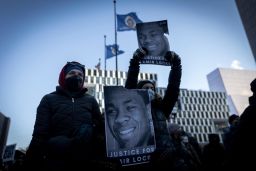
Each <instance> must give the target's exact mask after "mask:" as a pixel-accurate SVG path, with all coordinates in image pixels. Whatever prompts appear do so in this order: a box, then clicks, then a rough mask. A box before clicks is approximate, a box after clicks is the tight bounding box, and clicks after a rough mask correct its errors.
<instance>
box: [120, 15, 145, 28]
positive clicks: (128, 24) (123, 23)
mask: <svg viewBox="0 0 256 171" xmlns="http://www.w3.org/2000/svg"><path fill="white" fill-rule="evenodd" d="M116 18H117V31H129V30H136V23H142V21H141V20H140V19H139V18H138V17H137V14H136V13H135V12H130V13H128V14H124V15H120V14H117V15H116Z"/></svg>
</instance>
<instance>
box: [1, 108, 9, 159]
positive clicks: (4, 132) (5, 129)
mask: <svg viewBox="0 0 256 171" xmlns="http://www.w3.org/2000/svg"><path fill="white" fill-rule="evenodd" d="M10 122H11V120H10V118H9V117H6V116H5V115H4V114H3V113H1V112H0V161H2V159H3V153H4V149H5V146H6V142H7V137H8V133H9V127H10Z"/></svg>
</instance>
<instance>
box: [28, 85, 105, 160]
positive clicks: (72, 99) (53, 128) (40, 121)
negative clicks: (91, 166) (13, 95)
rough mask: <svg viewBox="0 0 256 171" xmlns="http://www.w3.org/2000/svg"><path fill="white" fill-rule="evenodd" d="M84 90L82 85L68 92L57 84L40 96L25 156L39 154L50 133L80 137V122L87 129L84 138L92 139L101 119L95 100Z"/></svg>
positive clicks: (50, 136)
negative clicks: (76, 89)
mask: <svg viewBox="0 0 256 171" xmlns="http://www.w3.org/2000/svg"><path fill="white" fill-rule="evenodd" d="M86 91H87V89H83V90H82V91H80V92H79V93H73V94H71V93H68V92H67V91H65V90H64V89H62V88H61V87H60V86H57V88H56V91H55V92H52V93H50V94H47V95H45V96H44V97H43V98H42V100H41V102H40V104H39V106H38V108H37V116H36V122H35V125H34V131H33V137H32V140H31V143H30V146H29V149H28V152H27V156H28V157H30V158H34V159H35V158H39V159H40V158H42V157H43V156H44V155H45V152H46V151H47V150H46V149H47V143H48V141H49V140H50V139H51V138H53V137H58V136H63V137H67V138H70V139H71V140H73V139H76V138H77V137H78V138H82V137H81V134H83V133H81V130H83V128H84V125H86V130H87V132H86V133H87V135H86V136H87V137H86V139H87V138H88V139H92V138H93V133H94V132H96V129H101V128H100V127H102V123H103V122H102V116H101V113H100V109H99V106H98V103H97V101H96V99H95V98H94V97H93V96H91V95H89V94H86ZM88 130H90V131H88ZM88 139H87V140H88Z"/></svg>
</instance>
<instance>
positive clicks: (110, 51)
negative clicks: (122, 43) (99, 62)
mask: <svg viewBox="0 0 256 171" xmlns="http://www.w3.org/2000/svg"><path fill="white" fill-rule="evenodd" d="M116 53H117V55H120V54H123V53H124V51H123V50H119V46H118V45H117V50H116V45H115V44H113V45H107V46H106V54H105V59H109V58H111V57H114V56H116Z"/></svg>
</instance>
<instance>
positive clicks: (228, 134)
mask: <svg viewBox="0 0 256 171" xmlns="http://www.w3.org/2000/svg"><path fill="white" fill-rule="evenodd" d="M239 119H240V117H239V116H238V115H236V114H232V115H230V116H229V118H228V123H229V127H227V128H226V129H225V130H224V134H223V138H222V140H223V145H224V147H225V150H226V151H227V152H228V151H229V147H230V146H231V143H232V137H233V135H234V133H235V132H236V129H237V126H238V123H239Z"/></svg>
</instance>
